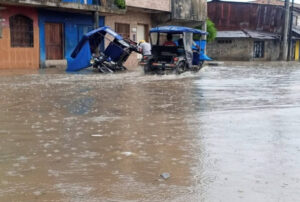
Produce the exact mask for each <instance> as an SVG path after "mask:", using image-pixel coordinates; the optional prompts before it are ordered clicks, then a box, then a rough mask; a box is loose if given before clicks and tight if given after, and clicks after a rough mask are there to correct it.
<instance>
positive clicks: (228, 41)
mask: <svg viewBox="0 0 300 202" xmlns="http://www.w3.org/2000/svg"><path fill="white" fill-rule="evenodd" d="M218 43H222V44H224V43H232V40H228V39H225V40H224V39H223V40H218Z"/></svg>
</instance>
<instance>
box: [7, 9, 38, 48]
mask: <svg viewBox="0 0 300 202" xmlns="http://www.w3.org/2000/svg"><path fill="white" fill-rule="evenodd" d="M9 27H10V41H11V46H12V47H33V20H31V19H30V18H28V17H26V16H23V15H15V16H12V17H10V18H9Z"/></svg>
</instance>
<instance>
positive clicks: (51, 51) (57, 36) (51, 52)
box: [45, 23, 64, 60]
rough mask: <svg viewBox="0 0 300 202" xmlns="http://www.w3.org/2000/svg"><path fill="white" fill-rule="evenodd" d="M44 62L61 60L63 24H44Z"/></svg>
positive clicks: (62, 55)
mask: <svg viewBox="0 0 300 202" xmlns="http://www.w3.org/2000/svg"><path fill="white" fill-rule="evenodd" d="M45 41H46V60H61V59H63V57H64V54H63V24H61V23H45Z"/></svg>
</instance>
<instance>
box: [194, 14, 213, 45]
mask: <svg viewBox="0 0 300 202" xmlns="http://www.w3.org/2000/svg"><path fill="white" fill-rule="evenodd" d="M195 28H196V29H201V28H202V27H201V26H198V27H195ZM206 31H207V32H208V36H207V42H212V41H214V40H215V38H216V36H217V28H216V27H215V24H214V23H213V22H212V21H211V20H210V19H207V20H206ZM198 38H200V37H198Z"/></svg>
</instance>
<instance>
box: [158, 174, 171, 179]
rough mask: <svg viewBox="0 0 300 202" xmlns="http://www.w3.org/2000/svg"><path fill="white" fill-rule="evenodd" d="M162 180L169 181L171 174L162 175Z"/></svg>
mask: <svg viewBox="0 0 300 202" xmlns="http://www.w3.org/2000/svg"><path fill="white" fill-rule="evenodd" d="M160 177H161V178H163V179H164V180H167V179H169V178H170V177H171V175H170V173H162V174H161V175H160Z"/></svg>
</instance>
